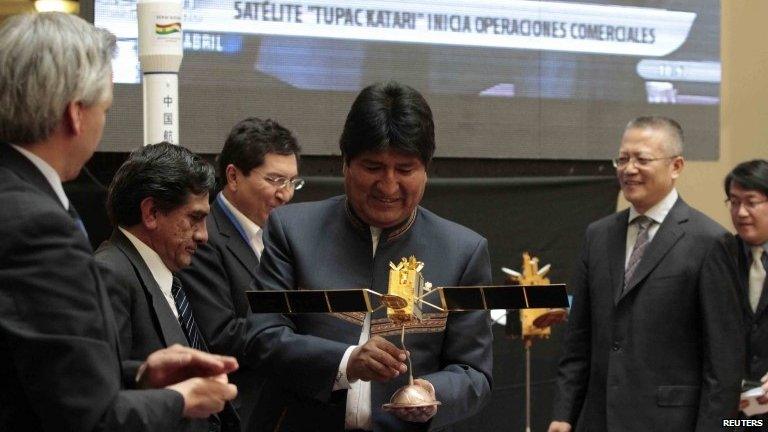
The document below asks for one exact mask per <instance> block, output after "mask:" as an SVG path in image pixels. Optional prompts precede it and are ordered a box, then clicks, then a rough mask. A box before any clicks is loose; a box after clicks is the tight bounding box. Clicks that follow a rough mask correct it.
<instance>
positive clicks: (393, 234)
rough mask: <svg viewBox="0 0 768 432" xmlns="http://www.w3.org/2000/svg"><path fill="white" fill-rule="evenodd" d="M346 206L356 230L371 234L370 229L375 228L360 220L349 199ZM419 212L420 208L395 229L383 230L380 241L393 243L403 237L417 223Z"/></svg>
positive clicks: (348, 215) (346, 200)
mask: <svg viewBox="0 0 768 432" xmlns="http://www.w3.org/2000/svg"><path fill="white" fill-rule="evenodd" d="M344 206H345V209H346V211H347V217H348V219H349V221H350V222H352V226H354V227H355V228H357V229H359V230H361V231H364V232H366V233H369V232H370V230H369V228H373V227H370V226H369V225H368V224H367V223H365V222H364V221H363V220H362V219H360V217H359V216H357V214H356V213H355V210H354V209H353V208H352V203H350V202H349V198H346V199H345V203H344ZM418 210H419V208H418V206H417V207H416V208H415V209H413V211H412V212H411V214H410V216H408V218H407V219H406V220H404V221H402V222H400V223H399V224H397V225H395V226H394V227H390V228H384V229H381V234H380V236H379V241H381V240H384V241H385V242H387V241H392V240H394V239H396V238H398V237H400V236H402V235H403V234H405V233H406V232H407V231H408V230H409V229H410V228H411V227H412V226H413V223H414V222H415V221H416V212H418Z"/></svg>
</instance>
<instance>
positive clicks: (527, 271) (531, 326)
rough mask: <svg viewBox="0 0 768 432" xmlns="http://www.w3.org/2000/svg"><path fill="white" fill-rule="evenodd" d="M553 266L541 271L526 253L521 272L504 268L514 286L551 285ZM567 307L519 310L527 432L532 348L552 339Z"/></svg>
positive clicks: (529, 417)
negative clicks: (550, 274)
mask: <svg viewBox="0 0 768 432" xmlns="http://www.w3.org/2000/svg"><path fill="white" fill-rule="evenodd" d="M549 269H550V265H549V264H547V265H545V266H544V267H542V268H539V259H538V258H536V257H533V258H531V256H530V255H529V254H528V252H523V268H522V273H519V272H516V271H514V270H511V269H508V268H506V267H502V271H503V272H504V273H506V274H507V278H508V279H509V281H510V282H512V283H517V284H520V285H550V283H549V279H548V278H546V277H545V276H546V274H547V273H549ZM567 316H568V311H567V309H565V308H562V307H558V308H554V309H552V308H531V309H521V310H520V324H521V328H522V337H523V346H524V347H525V432H531V346H532V345H533V341H534V339H537V338H539V339H549V337H550V336H551V335H552V326H553V325H554V324H557V323H559V322H563V321H565V320H566V317H567Z"/></svg>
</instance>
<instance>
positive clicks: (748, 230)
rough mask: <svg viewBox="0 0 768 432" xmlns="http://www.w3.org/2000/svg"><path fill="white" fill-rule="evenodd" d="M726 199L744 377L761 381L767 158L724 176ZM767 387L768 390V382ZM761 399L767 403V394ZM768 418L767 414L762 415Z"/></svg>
mask: <svg viewBox="0 0 768 432" xmlns="http://www.w3.org/2000/svg"><path fill="white" fill-rule="evenodd" d="M725 193H726V196H727V198H726V200H725V203H726V205H727V206H728V208H729V210H730V213H731V221H732V222H733V227H734V228H736V232H737V234H738V235H736V236H735V237H734V240H735V241H734V245H733V249H732V252H733V256H734V257H735V258H736V262H737V266H738V276H739V277H738V280H739V297H740V300H741V311H742V317H743V319H744V331H745V333H746V350H747V351H746V355H747V361H746V365H745V366H746V370H745V379H747V380H750V381H759V380H760V379H761V378H762V377H763V376H764V375H766V373H767V372H768V313H766V309H768V307H767V306H768V294H766V291H768V290H766V289H765V286H766V277H765V273H766V267H767V265H766V263H767V262H768V161H765V160H762V159H756V160H752V161H748V162H742V163H740V164H739V165H737V166H736V167H735V168H734V169H733V170H732V171H731V172H730V173H728V175H727V176H726V177H725ZM764 388H765V389H766V390H768V384H765V386H764ZM760 402H763V403H768V397H763V398H762V399H761V400H760ZM760 418H762V419H763V420H768V416H765V415H763V416H761V417H760Z"/></svg>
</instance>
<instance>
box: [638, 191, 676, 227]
mask: <svg viewBox="0 0 768 432" xmlns="http://www.w3.org/2000/svg"><path fill="white" fill-rule="evenodd" d="M678 197H679V195H678V193H677V189H674V188H673V189H672V191H671V192H669V193H668V194H667V196H665V197H664V199H662V200H661V201H659V202H657V203H656V205H654V206H653V207H651V208H649V209H648V211H646V212H645V213H643V214H644V215H645V216H646V217H648V218H649V219H651V220H652V221H654V222H656V223H657V224H659V225H661V224H662V223H663V222H664V219H666V218H667V215H668V214H669V212H670V211H671V210H672V207H674V206H675V202H677V198H678ZM638 216H640V213H638V211H637V210H635V207H634V206H632V207H630V208H629V223H632V222H633V221H634V220H635V219H637V217H638Z"/></svg>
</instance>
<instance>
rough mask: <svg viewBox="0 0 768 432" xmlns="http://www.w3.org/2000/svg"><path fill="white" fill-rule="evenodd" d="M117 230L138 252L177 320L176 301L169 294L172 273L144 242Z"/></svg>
mask: <svg viewBox="0 0 768 432" xmlns="http://www.w3.org/2000/svg"><path fill="white" fill-rule="evenodd" d="M117 228H118V229H119V230H120V232H121V233H123V234H124V235H125V236H126V237H127V238H128V241H130V242H131V244H133V247H135V248H136V250H137V251H139V255H141V259H143V260H144V263H145V264H146V265H147V267H149V271H150V273H152V277H153V278H154V279H155V282H157V285H158V286H159V287H160V291H162V292H163V297H165V301H166V302H168V306H170V307H171V311H172V312H173V315H174V316H175V317H176V318H179V311H177V310H176V301H174V300H173V294H172V293H171V286H172V285H173V273H171V271H170V270H168V267H166V266H165V263H164V262H163V260H162V259H161V258H160V255H158V254H157V252H155V250H154V249H152V248H151V247H149V246H147V245H146V244H144V242H142V241H141V240H139V239H138V238H137V237H136V236H135V235H133V234H131V233H130V232H128V230H126V229H125V228H123V227H117Z"/></svg>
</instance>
